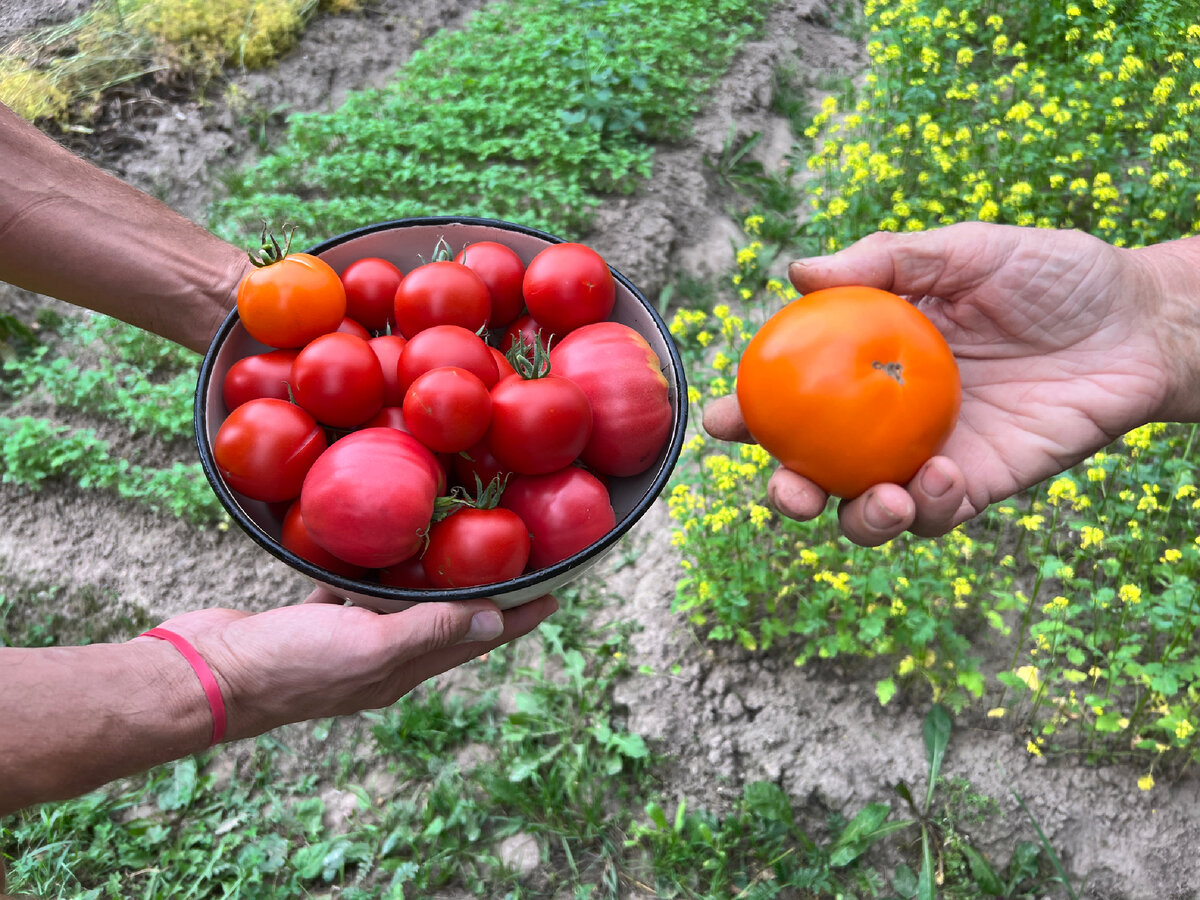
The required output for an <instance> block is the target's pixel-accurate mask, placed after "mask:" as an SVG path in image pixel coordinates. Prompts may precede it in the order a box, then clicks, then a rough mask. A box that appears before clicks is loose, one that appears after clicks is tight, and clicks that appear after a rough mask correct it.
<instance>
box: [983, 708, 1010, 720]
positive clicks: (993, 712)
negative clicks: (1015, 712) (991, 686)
mask: <svg viewBox="0 0 1200 900" xmlns="http://www.w3.org/2000/svg"><path fill="white" fill-rule="evenodd" d="M1007 713H1008V710H1007V709H1005V708H1004V707H1003V706H995V707H992V708H991V709H989V710H988V711H987V717H988V718H989V719H1003V718H1004V716H1005V714H1007Z"/></svg>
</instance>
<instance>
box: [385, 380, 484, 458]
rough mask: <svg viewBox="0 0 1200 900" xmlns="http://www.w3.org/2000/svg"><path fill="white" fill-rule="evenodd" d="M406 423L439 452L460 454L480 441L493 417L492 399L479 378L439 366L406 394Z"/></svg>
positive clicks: (419, 437) (416, 382) (414, 384)
mask: <svg viewBox="0 0 1200 900" xmlns="http://www.w3.org/2000/svg"><path fill="white" fill-rule="evenodd" d="M403 408H404V421H405V422H406V423H407V424H408V430H409V431H410V432H411V433H412V434H413V435H414V436H415V437H416V438H418V439H419V440H420V441H421V443H422V444H424V445H425V446H426V447H428V448H429V449H430V450H433V451H435V452H437V453H458V452H459V451H460V450H466V449H467V448H468V447H470V446H471V445H472V444H474V443H476V442H477V441H479V440H481V439H482V438H483V436H484V434H486V433H487V429H488V424H489V423H490V422H491V418H492V398H491V395H490V394H489V393H488V389H487V385H485V384H484V383H483V382H482V381H480V380H479V378H478V376H476V375H473V374H471V373H470V372H468V371H467V370H466V369H460V368H459V367H457V366H440V367H438V368H436V369H430V370H429V371H428V372H425V373H423V374H421V375H419V376H417V378H416V380H415V381H413V383H412V385H411V386H410V387H409V389H408V393H407V394H405V395H404V407H403Z"/></svg>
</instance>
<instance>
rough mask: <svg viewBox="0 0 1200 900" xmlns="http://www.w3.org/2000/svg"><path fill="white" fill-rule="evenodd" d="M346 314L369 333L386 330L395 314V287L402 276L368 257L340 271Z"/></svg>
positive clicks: (382, 263) (376, 259)
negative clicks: (344, 293) (344, 294)
mask: <svg viewBox="0 0 1200 900" xmlns="http://www.w3.org/2000/svg"><path fill="white" fill-rule="evenodd" d="M340 277H341V279H342V285H343V286H344V287H345V289H346V314H347V315H348V316H350V318H352V319H354V320H356V321H358V322H361V323H362V325H363V327H365V328H367V329H368V330H370V331H377V332H381V331H386V330H387V327H388V322H389V321H391V319H392V317H393V315H394V314H395V312H394V309H393V303H394V302H395V299H396V288H397V287H399V286H400V280H401V279H402V278H403V277H404V275H403V274H402V273H401V271H400V270H399V269H397V268H396V267H395V266H394V265H392V264H391V263H390V262H388V261H387V260H386V259H379V258H378V257H375V256H368V257H365V258H364V259H358V260H355V261H354V262H352V263H350V265H348V266H346V268H344V269H342V274H341V276H340Z"/></svg>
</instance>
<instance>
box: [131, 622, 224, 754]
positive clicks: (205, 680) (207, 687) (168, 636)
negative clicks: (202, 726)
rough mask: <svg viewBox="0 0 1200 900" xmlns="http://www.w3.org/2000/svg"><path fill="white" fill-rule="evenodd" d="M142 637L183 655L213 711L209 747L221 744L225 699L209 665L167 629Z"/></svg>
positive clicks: (146, 632) (154, 629) (188, 645)
mask: <svg viewBox="0 0 1200 900" xmlns="http://www.w3.org/2000/svg"><path fill="white" fill-rule="evenodd" d="M142 636H143V637H152V638H160V639H161V640H164V641H167V642H168V643H169V644H171V645H172V646H173V647H174V648H175V649H176V650H178V651H179V652H180V653H182V654H183V658H184V659H186V660H187V662H188V665H189V666H191V667H192V671H193V672H195V673H196V677H197V678H199V679H200V686H201V687H202V688H204V696H205V697H207V698H208V707H209V709H210V710H212V720H213V729H212V741H211V742H210V743H209V746H210V747H213V746H216V745H217V744H219V743H220V742H221V738H223V737H225V698H223V697H222V696H221V686H220V685H219V684H217V677H216V676H215V675H213V671H212V669H210V668H209V667H208V663H206V662H205V661H204V659H203V658H202V657H201V656H200V654H199V653H197V652H196V648H195V647H193V646H192V645H191V644H189V643H188V642H187V641H186V640H184V639H183V638H182V637H180V636H179V635H177V634H176V633H175V632H173V631H168V630H167V629H166V628H151V629H150V630H149V631H145V632H143V633H142Z"/></svg>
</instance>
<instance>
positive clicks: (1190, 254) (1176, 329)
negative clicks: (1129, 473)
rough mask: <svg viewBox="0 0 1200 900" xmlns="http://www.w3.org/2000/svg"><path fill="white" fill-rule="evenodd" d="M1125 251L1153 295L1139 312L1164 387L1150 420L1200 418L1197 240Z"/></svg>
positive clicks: (1199, 264)
mask: <svg viewBox="0 0 1200 900" xmlns="http://www.w3.org/2000/svg"><path fill="white" fill-rule="evenodd" d="M1129 252H1130V253H1131V254H1133V258H1134V259H1135V260H1136V261H1137V262H1138V264H1139V265H1140V268H1141V279H1142V281H1143V283H1145V284H1146V285H1148V286H1149V290H1148V293H1149V294H1150V295H1152V296H1154V297H1155V298H1156V303H1155V304H1154V307H1153V308H1149V309H1146V310H1144V311H1143V316H1144V320H1145V321H1146V322H1147V326H1148V327H1149V328H1150V329H1151V330H1152V332H1153V337H1154V340H1155V342H1156V344H1157V347H1158V351H1159V362H1160V366H1161V368H1162V372H1163V377H1164V381H1165V390H1164V393H1163V399H1162V402H1161V404H1160V405H1159V407H1158V408H1157V409H1155V410H1152V411H1151V414H1150V415H1149V416H1148V419H1149V420H1150V421H1160V422H1200V238H1184V239H1180V240H1176V241H1167V242H1164V243H1161V244H1153V245H1151V246H1148V247H1143V248H1139V249H1137V250H1133V251H1129Z"/></svg>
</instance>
